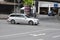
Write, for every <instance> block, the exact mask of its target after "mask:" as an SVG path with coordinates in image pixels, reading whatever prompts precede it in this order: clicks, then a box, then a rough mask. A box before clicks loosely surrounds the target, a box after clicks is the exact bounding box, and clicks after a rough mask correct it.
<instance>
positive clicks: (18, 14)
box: [10, 13, 26, 15]
mask: <svg viewBox="0 0 60 40" xmlns="http://www.w3.org/2000/svg"><path fill="white" fill-rule="evenodd" d="M10 15H26V14H23V13H11V14H10Z"/></svg>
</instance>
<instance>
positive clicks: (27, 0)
mask: <svg viewBox="0 0 60 40" xmlns="http://www.w3.org/2000/svg"><path fill="white" fill-rule="evenodd" d="M33 3H34V0H23V4H24V7H25V9H24V12H25V13H26V14H28V15H29V14H30V13H31V6H32V5H33Z"/></svg>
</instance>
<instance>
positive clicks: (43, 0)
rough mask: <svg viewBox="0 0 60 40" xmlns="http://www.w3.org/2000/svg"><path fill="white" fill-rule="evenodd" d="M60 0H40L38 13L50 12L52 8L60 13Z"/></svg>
mask: <svg viewBox="0 0 60 40" xmlns="http://www.w3.org/2000/svg"><path fill="white" fill-rule="evenodd" d="M59 8H60V0H58V1H57V0H49V1H48V0H38V14H48V12H49V11H50V10H52V11H54V13H56V14H58V9H59Z"/></svg>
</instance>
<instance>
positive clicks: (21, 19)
mask: <svg viewBox="0 0 60 40" xmlns="http://www.w3.org/2000/svg"><path fill="white" fill-rule="evenodd" d="M7 21H8V22H10V23H11V24H15V23H25V24H30V25H38V24H39V20H38V19H36V18H33V17H30V16H26V15H25V14H10V15H9V16H8V19H7Z"/></svg>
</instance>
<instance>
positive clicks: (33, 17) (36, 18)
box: [29, 17, 38, 20]
mask: <svg viewBox="0 0 60 40" xmlns="http://www.w3.org/2000/svg"><path fill="white" fill-rule="evenodd" d="M29 19H32V20H38V19H37V18H34V17H31V18H29Z"/></svg>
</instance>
